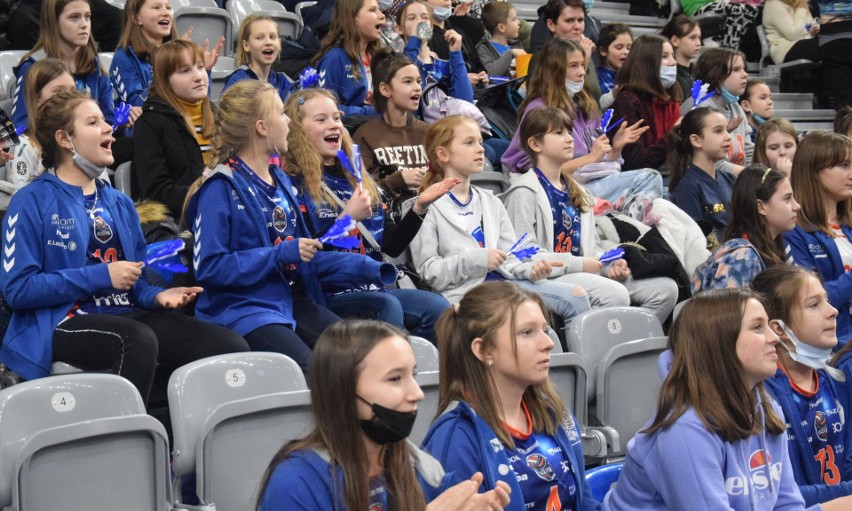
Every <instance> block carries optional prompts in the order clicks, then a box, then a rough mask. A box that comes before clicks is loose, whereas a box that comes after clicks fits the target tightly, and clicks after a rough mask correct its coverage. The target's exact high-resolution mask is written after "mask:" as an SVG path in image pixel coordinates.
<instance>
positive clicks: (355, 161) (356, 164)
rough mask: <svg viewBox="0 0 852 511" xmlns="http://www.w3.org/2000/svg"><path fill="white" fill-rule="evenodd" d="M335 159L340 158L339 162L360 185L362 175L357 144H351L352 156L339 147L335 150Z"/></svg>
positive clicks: (362, 178)
mask: <svg viewBox="0 0 852 511" xmlns="http://www.w3.org/2000/svg"><path fill="white" fill-rule="evenodd" d="M337 159H338V160H340V164H341V165H342V166H343V168H344V170H346V172H349V173H350V174H352V176H353V177H354V178H355V181H357V182H358V185H360V184H361V183H362V182H363V180H364V177H363V176H362V174H361V151H360V149H359V148H358V144H352V158H351V159H350V158H349V156H347V155H346V151H344V150H343V149H340V150H338V151H337Z"/></svg>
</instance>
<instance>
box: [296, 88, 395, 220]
mask: <svg viewBox="0 0 852 511" xmlns="http://www.w3.org/2000/svg"><path fill="white" fill-rule="evenodd" d="M317 97H326V98H329V99H330V100H332V101H334V103H335V104H338V102H337V96H335V95H334V93H333V92H331V91H329V90H326V89H315V88H310V89H302V90H300V91H297V92H294V93H292V94H290V96H289V97H288V98H287V102H286V103H284V112H285V113H286V114H287V117H289V118H290V134H289V135H287V164H286V165H285V167H284V170H285V171H286V172H287V173H288V174H290V175H292V176H299V177H301V178H302V186H304V188H305V190H306V191H307V192H308V195H310V196H311V198H312V199H313V200H314V201H317V202H319V201H324V202H327V203H329V204H331V205H332V207H334V208H335V209H336V208H337V206H336V202H335V201H334V200H333V199H332V198H331V197H329V196H328V194H327V193H326V192H324V191H323V190H322V173H323V162H322V158H321V157H320V155H319V153H317V149H316V147H314V145H313V144H312V143H311V141H310V140H309V139H308V135H307V134H306V133H305V130H304V128H303V127H302V121H303V119H304V117H303V116H302V106H304V104H305V103H307V102H308V101H310V100H312V99H314V98H317ZM340 146H341V148H342V149H343V151H344V152H345V153H346V154H347V155H348V156H349V157H350V158H351V157H352V137H350V136H349V132H348V131H346V128H343V127H341V129H340ZM345 174H346V179H347V181H349V184H350V185H351V186H352V188H353V189H354V188H357V183H356V181H355V178H354V177H353V176H352V175H350V174H349V173H348V172H346V173H345ZM363 179H364V182H363V185H364V188H365V189H366V190H367V191H369V192H370V197H371V199H372V201H373V202H374V203H378V202H379V200H381V197H380V195H379V189H378V187H376V182H375V181H373V178H372V177H371V176H370V173H369V172H364V175H363Z"/></svg>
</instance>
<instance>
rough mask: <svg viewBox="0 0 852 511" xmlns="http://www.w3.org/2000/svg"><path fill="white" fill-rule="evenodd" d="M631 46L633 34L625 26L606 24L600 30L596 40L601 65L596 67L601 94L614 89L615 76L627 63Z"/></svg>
mask: <svg viewBox="0 0 852 511" xmlns="http://www.w3.org/2000/svg"><path fill="white" fill-rule="evenodd" d="M631 46H633V33H631V32H630V27H628V26H627V25H624V24H622V23H607V24H606V25H604V26H603V28H601V34H600V37H599V38H598V55H600V58H601V62H602V64H601V65H600V66H598V69H597V72H598V81H599V82H600V86H601V93H602V94H606V93H607V92H609V91H611V90H612V89H613V88H614V87H615V74H616V73H618V70H619V69H621V67H622V66H623V65H624V63H625V62H626V61H627V55H628V54H629V53H630V47H631ZM589 65H592V63H589Z"/></svg>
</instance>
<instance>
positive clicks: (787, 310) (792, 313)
mask: <svg viewBox="0 0 852 511" xmlns="http://www.w3.org/2000/svg"><path fill="white" fill-rule="evenodd" d="M751 287H752V289H754V290H755V291H757V292H759V293H763V294H764V295H765V296H766V297H767V298H768V299H769V304H770V317H771V318H772V320H771V321H770V325H771V326H772V328H773V330H774V331H775V333H776V334H778V336H779V337H780V338H781V342H779V343H778V345H777V346H776V351H777V352H778V370H777V371H776V372H775V376H773V377H772V378H770V379H769V380H767V388H768V390H769V393H770V394H772V396H773V397H774V398H775V400H776V401H778V403H779V404H780V405H781V409H782V410H783V411H784V418H785V419H786V421H787V445H788V447H789V449H790V463H791V464H792V466H793V476H794V477H795V479H796V483H798V484H799V490H800V491H801V492H802V497H803V498H804V499H805V505H813V504H819V503H820V502H824V501H826V500H830V499H833V498H837V497H843V496H846V495H850V494H852V481H850V477H852V451H850V444H849V440H850V439H849V427H848V426H847V424H846V417H845V413H846V412H845V410H849V406H848V403H849V384H848V383H847V382H845V381H840V380H838V379H836V378H840V379H841V380H842V379H843V378H842V376H839V377H838V376H837V375H836V373H838V372H839V371H838V370H836V369H835V370H833V371H832V372H828V371H826V363H827V362H828V359H829V358H830V357H831V350H832V348H834V347H835V346H836V345H837V335H836V331H837V328H836V326H835V318H837V309H835V308H834V307H832V306H831V304H830V303H828V294H827V293H826V292H825V288H823V287H822V284H821V283H820V281H819V279H818V278H817V276H816V275H815V274H813V273H812V272H810V271H807V270H804V269H802V268H798V267H796V266H789V265H785V264H782V265H777V266H773V267H771V268H769V269H767V270H765V271H763V272H761V273H760V274H759V275H758V276H757V277H755V279H754V280H753V281H752V283H751Z"/></svg>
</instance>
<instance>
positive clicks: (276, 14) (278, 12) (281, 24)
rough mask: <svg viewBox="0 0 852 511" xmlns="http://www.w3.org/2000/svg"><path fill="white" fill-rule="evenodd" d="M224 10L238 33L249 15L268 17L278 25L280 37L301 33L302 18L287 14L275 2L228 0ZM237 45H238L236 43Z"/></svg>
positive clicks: (290, 13) (295, 35)
mask: <svg viewBox="0 0 852 511" xmlns="http://www.w3.org/2000/svg"><path fill="white" fill-rule="evenodd" d="M226 9H227V10H228V12H229V13H230V14H231V18H232V19H233V20H234V27H235V31H236V32H239V29H240V26H241V25H242V24H243V21H245V19H246V18H247V17H248V16H249V15H250V14H259V15H262V16H268V17H270V18H272V19H274V20H275V22H276V23H277V24H278V31H279V33H280V34H281V37H282V38H283V37H288V36H289V37H293V38H295V37H299V34H301V33H302V18H301V17H300V16H298V15H297V14H293V13H292V12H288V11H287V9H285V8H284V6H283V5H281V4H280V3H278V2H276V1H275V0H230V1H229V2H228V4H227V6H226ZM237 44H240V42H239V41H237Z"/></svg>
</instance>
